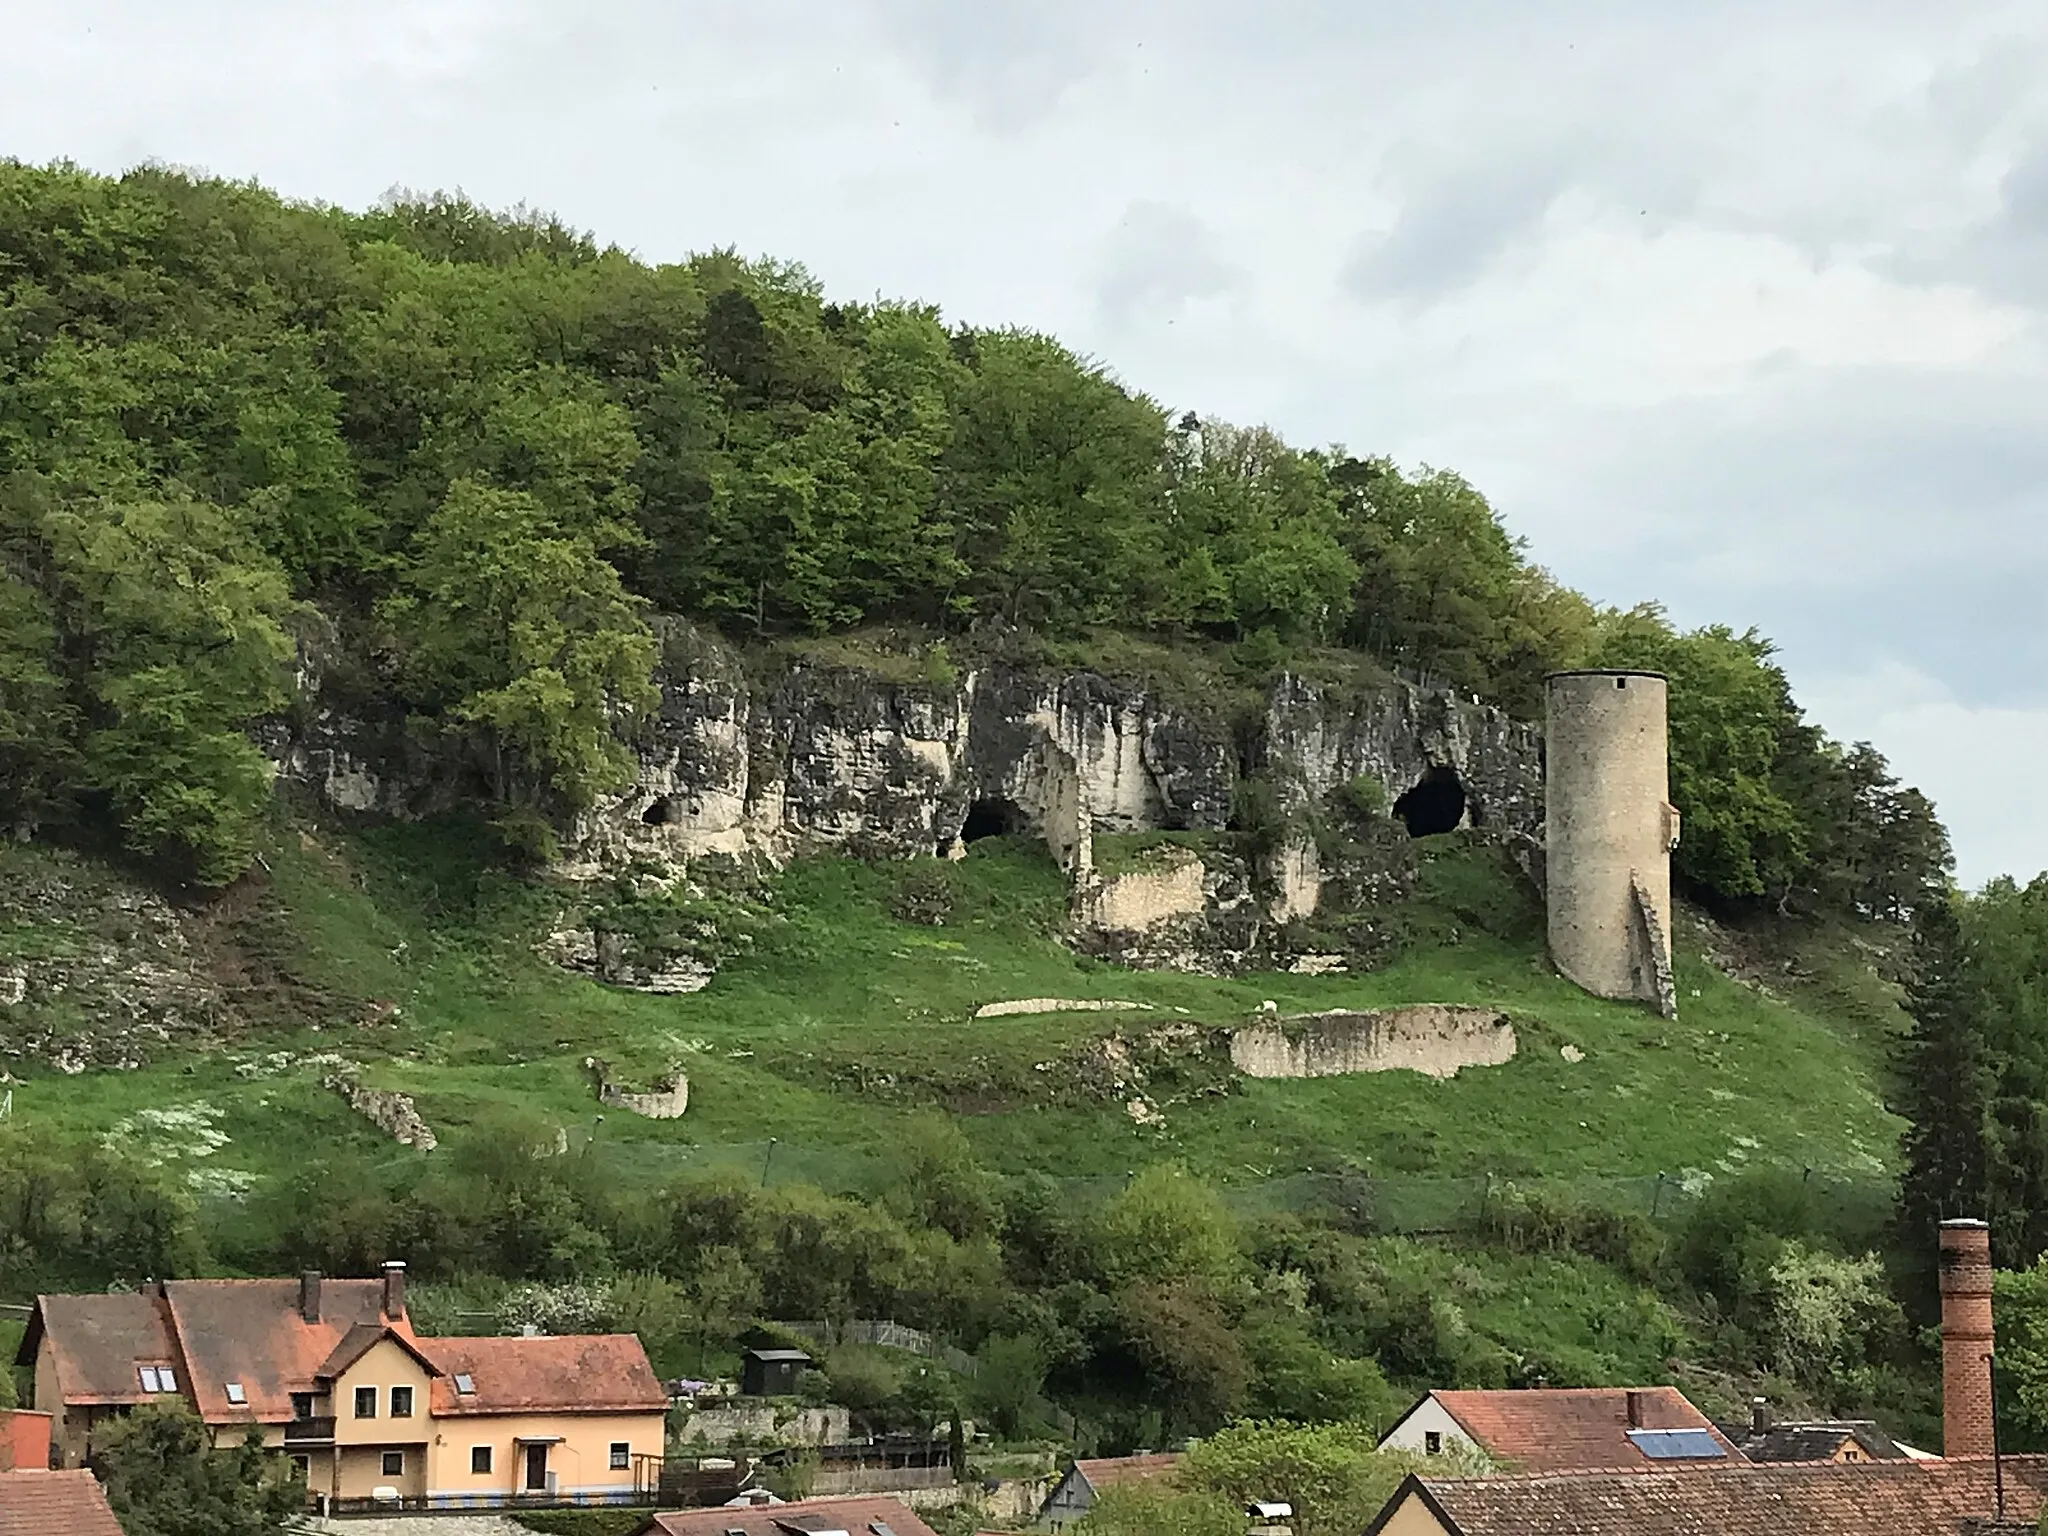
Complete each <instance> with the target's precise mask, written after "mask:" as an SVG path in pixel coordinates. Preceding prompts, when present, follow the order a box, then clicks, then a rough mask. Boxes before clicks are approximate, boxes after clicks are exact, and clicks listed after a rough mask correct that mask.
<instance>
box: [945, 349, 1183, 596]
mask: <svg viewBox="0 0 2048 1536" xmlns="http://www.w3.org/2000/svg"><path fill="white" fill-rule="evenodd" d="M964 350H965V351H966V352H967V353H968V355H969V356H970V357H971V359H972V362H971V367H972V371H973V378H972V382H971V383H969V384H968V385H967V386H966V387H965V389H964V390H963V391H962V394H961V398H960V402H959V405H958V408H957V414H956V417H955V428H954V433H953V438H952V443H951V447H950V450H949V452H948V454H947V473H946V476H945V485H944V491H943V495H944V497H945V500H946V502H947V504H948V505H949V506H950V507H951V508H952V522H953V525H954V527H955V528H956V530H957V533H958V538H959V540H960V543H959V546H958V549H959V554H960V558H961V559H962V560H963V561H964V562H965V564H966V566H967V569H968V570H969V572H971V576H970V578H969V580H968V582H967V583H966V584H965V590H964V591H963V593H962V594H961V595H963V596H965V597H967V598H969V599H971V601H972V603H973V608H974V611H975V612H976V613H978V614H982V615H987V616H993V617H998V618H1002V619H1006V620H1008V621H1010V622H1012V623H1033V624H1044V625H1046V626H1048V627H1050V628H1053V629H1056V630H1064V629H1072V628H1074V627H1076V626H1080V625H1085V624H1091V623H1104V622H1113V621H1115V620H1116V619H1117V618H1118V617H1120V616H1121V612H1122V610H1123V607H1124V604H1125V602H1126V600H1127V599H1128V598H1129V597H1130V596H1131V594H1132V591H1133V585H1134V584H1133V579H1132V573H1133V571H1134V570H1135V569H1136V568H1137V567H1138V566H1139V565H1140V564H1141V563H1142V562H1144V561H1146V560H1148V559H1149V558H1150V553H1151V552H1150V551H1149V550H1148V549H1147V547H1146V534H1147V530H1148V529H1149V528H1150V527H1152V526H1153V525H1155V524H1156V522H1157V519H1158V515H1159V507H1160V497H1161V491H1162V481H1161V459H1162V451H1163V447H1164V442H1165V419H1164V417H1163V416H1162V415H1161V413H1160V411H1159V409H1158V407H1157V406H1156V405H1154V404H1153V403H1152V402H1151V401H1149V400H1146V399H1144V398H1143V397H1141V396H1134V395H1131V394H1129V393H1128V392H1126V391H1125V390H1124V389H1123V388H1121V387H1120V386H1119V385H1118V384H1117V383H1116V382H1115V381H1114V380H1113V379H1111V378H1110V377H1109V376H1108V375H1107V374H1106V373H1105V372H1104V371H1103V370H1102V369H1100V368H1098V367H1094V366H1092V365H1090V364H1088V363H1085V362H1084V361H1083V360H1081V359H1080V358H1077V357H1075V356H1074V354H1073V353H1071V352H1069V351H1068V350H1067V349H1066V348H1064V347H1062V346H1061V345H1060V344H1059V343H1058V342H1055V341H1053V340H1051V339H1050V338H1048V337H1044V336H1037V335H1032V334H1030V333H1028V332H1024V331H977V332H973V333H970V335H969V336H968V337H966V338H965V339H964Z"/></svg>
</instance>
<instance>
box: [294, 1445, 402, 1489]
mask: <svg viewBox="0 0 2048 1536" xmlns="http://www.w3.org/2000/svg"><path fill="white" fill-rule="evenodd" d="M386 1450H393V1451H397V1452H398V1453H399V1454H401V1455H402V1456H404V1457H405V1470H404V1471H403V1472H401V1473H400V1474H399V1475H398V1476H396V1477H393V1476H391V1475H390V1474H388V1473H387V1472H385V1470H384V1452H385V1451H386ZM427 1459H428V1458H427V1449H426V1447H425V1446H423V1445H393V1446H388V1447H387V1446H382V1445H337V1446H336V1447H335V1471H334V1483H333V1489H334V1492H335V1493H336V1494H337V1495H338V1496H339V1497H341V1498H344V1499H367V1498H368V1497H370V1495H371V1494H373V1493H375V1492H376V1491H377V1490H378V1489H379V1488H396V1489H397V1490H398V1491H399V1493H400V1494H402V1495H403V1496H404V1497H406V1498H409V1499H416V1498H418V1497H419V1496H420V1495H421V1494H423V1493H425V1492H426V1491H427ZM314 1466H315V1468H316V1469H317V1468H318V1466H319V1462H318V1461H317V1460H316V1461H315V1462H314ZM317 1475H318V1473H317V1470H316V1472H315V1476H316V1477H317Z"/></svg>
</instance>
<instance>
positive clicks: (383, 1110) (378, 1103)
mask: <svg viewBox="0 0 2048 1536" xmlns="http://www.w3.org/2000/svg"><path fill="white" fill-rule="evenodd" d="M323 1086H324V1087H327V1088H330V1089H332V1090H333V1091H334V1092H336V1093H338V1094H340V1095H341V1096H342V1098H344V1099H346V1100H347V1101H348V1107H349V1108H350V1109H352V1110H354V1111H355V1112H356V1113H357V1114H359V1115H361V1116H362V1117H363V1118H364V1119H365V1120H367V1121H369V1122H370V1124H372V1125H374V1126H376V1127H377V1129H378V1130H380V1131H382V1132H383V1133H384V1134H385V1135H387V1136H389V1137H390V1138H391V1139H392V1140H393V1141H395V1142H397V1143H398V1144H399V1145H400V1146H405V1147H417V1148H418V1149H419V1150H420V1151H422V1152H431V1151H433V1150H434V1148H435V1147H436V1146H438V1145H439V1144H440V1143H439V1141H438V1139H437V1138H436V1137H435V1135H434V1133H433V1131H432V1130H431V1129H430V1128H429V1127H428V1125H427V1122H426V1121H425V1120H423V1119H421V1118H420V1112H419V1110H418V1109H416V1108H415V1107H414V1106H413V1102H412V1096H411V1095H410V1094H404V1093H391V1092H387V1091H386V1090H384V1089H382V1088H370V1087H366V1086H365V1085H364V1084H363V1082H362V1080H361V1079H360V1078H359V1077H357V1076H356V1074H355V1071H354V1070H353V1069H352V1068H344V1069H343V1070H341V1071H338V1072H332V1073H329V1074H328V1075H327V1077H326V1078H325V1079H324V1080H323Z"/></svg>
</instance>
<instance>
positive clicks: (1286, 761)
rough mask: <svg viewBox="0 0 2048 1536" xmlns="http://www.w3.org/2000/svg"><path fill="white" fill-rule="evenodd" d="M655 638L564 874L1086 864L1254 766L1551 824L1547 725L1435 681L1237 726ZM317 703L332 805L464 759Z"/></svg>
mask: <svg viewBox="0 0 2048 1536" xmlns="http://www.w3.org/2000/svg"><path fill="white" fill-rule="evenodd" d="M661 639H662V660H661V663H660V667H659V671H658V675H657V678H656V681H657V683H658V685H659V687H660V691H661V704H660V708H659V709H658V710H657V711H656V713H655V715H654V717H653V718H652V719H651V720H650V721H649V722H648V723H647V725H646V727H645V728H644V730H643V732H642V734H641V737H640V739H639V741H638V742H637V743H636V744H635V751H636V755H637V758H638V762H639V773H638V776H637V779H636V782H635V783H634V784H633V786H632V787H631V788H630V789H629V790H627V791H626V792H625V793H623V794H621V795H619V796H617V797H615V798H613V799H612V800H610V801H608V802H607V803H605V804H603V805H601V806H599V807H598V808H597V809H596V810H595V811H593V812H592V813H591V814H589V815H588V816H585V817H584V818H582V819H581V820H580V821H579V822H578V824H577V825H576V826H575V827H574V828H572V829H571V835H570V837H569V839H568V840H567V846H568V847H569V849H570V858H569V861H568V866H567V869H566V871H565V872H566V873H569V874H571V875H575V874H584V873H595V872H597V871H599V870H602V869H605V868H613V867H617V866H619V865H621V864H623V863H625V862H628V861H630V860H633V859H636V858H638V859H646V860H652V861H655V862H667V863H674V862H676V861H680V860H688V859H690V858H694V857H699V856H703V855H707V854H725V855H731V856H742V855H755V854H765V855H767V856H769V857H771V858H781V857H786V856H788V855H790V854H793V853H796V852H800V851H802V850H803V849H805V848H812V847H819V846H835V845H836V846H843V847H846V848H848V849H850V850H851V851H855V852H860V853H875V854H884V855H890V854H894V855H903V854H912V853H938V854H945V853H948V852H950V851H953V850H955V849H956V848H957V847H958V845H959V844H960V843H961V842H962V841H963V840H971V839H973V838H975V837H977V836H981V835H984V834H988V833H1028V834H1032V835H1037V836H1043V837H1045V838H1046V839H1047V841H1048V842H1049V843H1050V844H1051V845H1052V847H1053V850H1054V852H1055V854H1056V855H1058V856H1059V857H1060V858H1061V862H1062V863H1063V864H1065V865H1066V866H1067V867H1068V868H1074V867H1076V866H1077V865H1080V864H1085V861H1086V851H1085V842H1086V836H1085V834H1088V833H1114V832H1136V831H1144V830H1151V829H1161V828H1164V829H1175V830H1203V829H1211V830H1221V829H1222V828H1224V827H1225V826H1226V824H1227V823H1228V822H1229V820H1230V817H1231V814H1232V805H1233V799H1234V796H1235V793H1236V791H1237V789H1238V788H1239V785H1240V783H1241V782H1242V781H1243V780H1244V778H1245V777H1246V776H1247V775H1248V774H1252V773H1257V774H1262V775H1270V776H1272V777H1274V778H1275V779H1276V780H1277V781H1282V782H1284V783H1285V784H1287V785H1288V786H1289V793H1290V794H1291V795H1293V796H1295V797H1297V798H1304V799H1309V800H1313V799H1318V798H1321V797H1325V796H1328V795H1329V794H1331V793H1333V792H1336V791H1338V790H1341V789H1342V788H1343V787H1344V786H1346V785H1348V784H1350V783H1352V782H1353V781H1354V780H1358V779H1360V778H1369V779H1372V780H1373V781H1375V782H1376V783H1378V784H1379V785H1381V786H1382V787H1383V789H1384V791H1385V794H1386V796H1387V798H1388V799H1389V800H1393V799H1395V797H1398V796H1400V795H1402V794H1403V793H1405V792H1406V791H1407V790H1409V789H1410V788H1411V787H1412V786H1414V785H1415V784H1417V783H1418V782H1420V781H1421V780H1422V779H1424V778H1425V777H1426V776H1427V775H1428V774H1430V772H1431V770H1433V769H1434V770H1440V771H1442V772H1444V773H1447V774H1450V775H1452V776H1454V778H1455V782H1456V784H1457V786H1458V789H1459V792H1460V795H1461V800H1460V805H1461V810H1460V813H1459V815H1458V817H1457V818H1456V820H1457V822H1458V824H1464V825H1474V826H1483V827H1489V828H1497V829H1501V830H1505V831H1520V832H1523V833H1526V834H1533V833H1534V832H1536V831H1537V830H1538V829H1539V827H1540V826H1541V822H1542V771H1541V755H1540V754H1541V748H1540V733H1539V732H1537V731H1536V730H1534V729H1533V728H1531V727H1529V726H1525V725H1520V724H1517V723H1515V722H1513V721H1510V720H1509V719H1507V717H1505V716H1504V715H1502V714H1500V713H1499V712H1498V711H1497V710H1493V709H1490V708H1487V707H1485V706H1482V705H1478V704H1474V703H1470V702H1468V701H1465V700H1463V699H1460V698H1459V697H1457V696H1455V695H1453V694H1449V693H1446V692H1443V691H1431V690H1426V689H1420V688H1416V687H1412V686H1410V685H1407V684H1403V683H1394V682H1388V683H1386V684H1385V685H1384V686H1383V687H1381V688H1377V689H1368V690H1363V691H1361V690H1356V689H1353V690H1350V691H1345V692H1340V691H1338V690H1333V689H1325V688H1321V687H1318V686H1317V685H1314V684H1312V683H1309V682H1307V681H1305V680H1302V679H1298V678H1287V679H1283V680H1282V681H1281V682H1280V683H1279V684H1277V685H1276V686H1275V687H1274V688H1273V690H1272V691H1271V694H1270V695H1269V697H1268V700H1267V705H1266V708H1265V711H1264V714H1263V717H1262V718H1261V719H1260V720H1259V721H1258V722H1257V723H1256V726H1255V728H1254V729H1253V730H1252V732H1251V737H1252V739H1250V740H1243V739H1241V738H1242V737H1243V736H1244V734H1245V732H1244V730H1243V729H1242V728H1241V727H1240V728H1234V727H1233V725H1232V722H1231V721H1230V720H1229V719H1227V718H1225V717H1224V715H1223V714H1222V713H1221V712H1220V711H1219V710H1216V709H1211V708H1208V707H1205V706H1201V705H1196V704H1189V703H1185V702H1181V701H1179V700H1176V699H1174V698H1171V697H1168V696H1167V695H1166V694H1165V693H1164V692H1162V691H1161V690H1159V689H1156V688H1151V687H1148V686H1146V685H1143V684H1140V683H1136V682H1130V681H1124V680H1119V679H1113V678H1108V677H1103V676H1099V675H1097V674H1095V673H1091V672H1065V673H1061V672H1053V671H1048V670H1045V669H1042V668H1029V667H1022V666H1015V665H1010V664H998V663H991V664H987V665H981V666H976V667H973V668H970V669H966V670H963V671H961V672H960V673H959V674H958V675H953V676H948V677H945V678H944V679H942V680H928V681H927V680H916V681H910V680H903V679H902V678H900V677H892V676H887V675H884V674H882V673H880V672H877V671H870V670H864V669H862V668H858V667H853V666H845V665H828V664H823V663H815V662H797V663H794V664H775V665H769V664H767V663H762V662H759V661H756V662H755V663H753V664H751V665H750V663H749V661H748V659H747V658H746V657H743V656H742V655H741V654H740V653H739V652H737V651H736V650H734V649H733V648H732V647H731V646H729V645H727V644H725V643H724V642H723V641H721V640H719V639H717V638H716V637H714V636H711V635H709V634H707V633H706V632H704V631H702V630H699V629H697V628H696V627H695V626H693V625H690V624H688V623H685V622H683V621H680V620H673V619H671V620H664V621H662V624H661ZM316 686H317V684H316ZM324 700H325V694H324V693H323V694H322V695H321V697H320V699H319V700H316V707H314V708H312V709H310V710H309V711H308V712H307V723H305V724H303V725H302V726H300V727H299V729H298V730H297V732H296V734H293V735H291V736H290V737H289V738H288V739H285V740H282V741H280V742H279V743H277V744H276V745H275V748H274V751H275V755H276V759H277V762H278V765H279V772H280V776H281V777H282V778H284V779H285V780H287V781H289V782H293V783H296V784H298V785H300V786H302V787H303V788H305V789H307V790H309V791H311V792H312V793H314V794H316V795H317V796H319V797H320V798H322V799H323V800H325V801H327V802H328V803H330V804H332V805H334V806H336V807H337V808H343V809H358V810H361V809H373V810H376V811H379V812H386V813H392V814H413V813H419V812H424V811H428V810H431V809H434V808H436V807H437V806H439V805H442V804H445V803H446V802H447V800H448V798H449V796H450V793H451V788H450V786H451V784H452V783H454V782H455V780H456V779H457V778H459V765H450V764H447V763H432V764H430V763H427V762H425V761H423V760H422V759H421V757H420V756H419V754H418V750H417V748H416V746H413V745H410V744H407V743H405V742H403V741H402V740H401V738H402V737H403V734H404V733H403V732H402V731H398V730H396V729H394V725H393V722H392V721H391V720H389V719H388V718H368V717H366V714H365V713H364V706H362V704H361V695H360V694H358V695H357V696H356V697H355V698H352V699H350V700H348V701H346V703H347V706H348V707H342V706H341V705H336V706H333V707H330V706H328V705H327V704H326V703H325V702H324ZM351 708H353V709H355V710H357V713H356V714H353V715H352V714H351V713H350V709H351ZM369 713H370V714H374V711H370V712H369ZM1306 875H1307V871H1306V870H1301V871H1299V872H1298V873H1297V876H1296V881H1297V884H1299V883H1300V881H1301V879H1302V878H1303V877H1305V876H1306Z"/></svg>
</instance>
